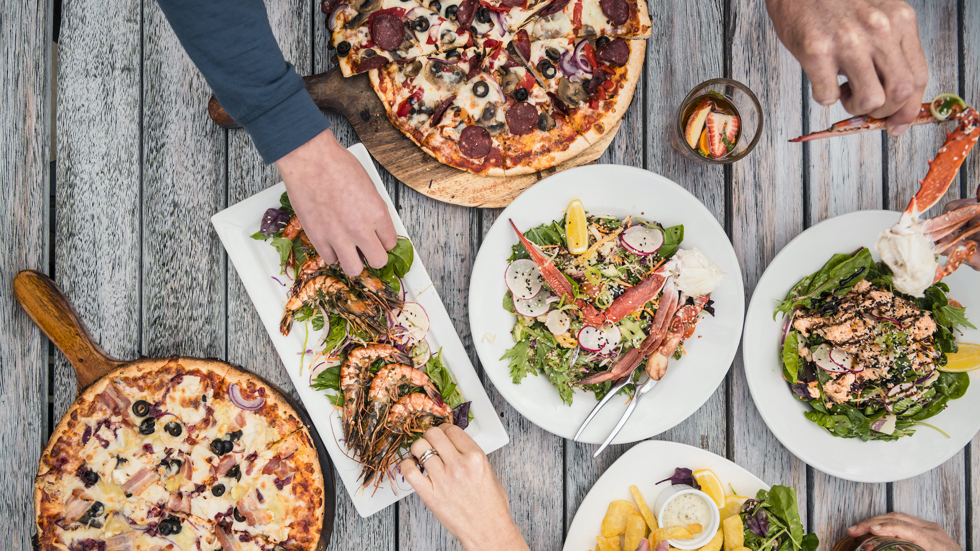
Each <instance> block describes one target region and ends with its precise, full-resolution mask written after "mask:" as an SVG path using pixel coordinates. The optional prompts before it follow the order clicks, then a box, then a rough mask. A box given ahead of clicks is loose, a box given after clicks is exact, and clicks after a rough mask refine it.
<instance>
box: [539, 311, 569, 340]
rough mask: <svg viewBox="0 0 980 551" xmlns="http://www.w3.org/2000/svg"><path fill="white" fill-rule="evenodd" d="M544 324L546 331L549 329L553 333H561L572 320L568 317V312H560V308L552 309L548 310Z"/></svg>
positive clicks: (566, 329)
mask: <svg viewBox="0 0 980 551" xmlns="http://www.w3.org/2000/svg"><path fill="white" fill-rule="evenodd" d="M544 324H545V326H546V327H547V328H548V331H551V332H552V334H554V335H561V334H562V333H564V332H565V331H568V328H569V327H571V325H572V320H571V319H570V318H569V317H568V314H566V313H565V312H562V311H561V310H552V311H550V312H548V318H547V319H546V320H545V321H544Z"/></svg>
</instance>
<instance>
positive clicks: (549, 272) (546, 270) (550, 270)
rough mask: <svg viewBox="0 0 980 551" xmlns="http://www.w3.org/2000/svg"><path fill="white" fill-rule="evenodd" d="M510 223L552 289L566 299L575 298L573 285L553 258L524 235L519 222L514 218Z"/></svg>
mask: <svg viewBox="0 0 980 551" xmlns="http://www.w3.org/2000/svg"><path fill="white" fill-rule="evenodd" d="M510 225H511V227H513V228H514V231H515V232H516V233H517V238H518V239H520V240H521V245H524V250H526V251H527V254H529V255H531V259H532V260H534V263H535V264H537V265H538V269H539V270H541V276H542V277H544V280H545V281H546V282H547V283H548V286H549V287H551V290H552V291H554V292H556V293H558V294H560V295H561V296H563V297H565V298H566V300H572V299H574V298H575V294H574V293H573V292H572V285H571V284H570V283H568V280H567V279H565V276H564V275H562V273H561V272H559V271H558V268H556V267H555V264H554V263H553V262H552V261H551V259H550V258H548V257H546V256H545V255H544V253H542V252H541V250H540V249H538V247H537V245H535V244H534V243H531V242H530V241H528V240H527V238H526V237H524V234H523V233H522V232H521V230H519V229H517V224H515V223H514V221H513V220H510Z"/></svg>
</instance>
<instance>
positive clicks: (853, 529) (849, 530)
mask: <svg viewBox="0 0 980 551" xmlns="http://www.w3.org/2000/svg"><path fill="white" fill-rule="evenodd" d="M857 529H858V527H857V526H851V527H850V528H848V529H847V531H848V532H853V531H855V530H857Z"/></svg>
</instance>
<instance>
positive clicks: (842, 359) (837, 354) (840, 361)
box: [830, 348, 863, 371]
mask: <svg viewBox="0 0 980 551" xmlns="http://www.w3.org/2000/svg"><path fill="white" fill-rule="evenodd" d="M830 361H832V362H834V363H835V364H837V367H839V368H841V369H843V370H844V371H851V368H852V367H853V365H854V361H853V360H852V359H851V355H850V354H848V353H847V352H844V351H843V350H841V349H840V348H833V349H831V351H830ZM862 369H863V368H862Z"/></svg>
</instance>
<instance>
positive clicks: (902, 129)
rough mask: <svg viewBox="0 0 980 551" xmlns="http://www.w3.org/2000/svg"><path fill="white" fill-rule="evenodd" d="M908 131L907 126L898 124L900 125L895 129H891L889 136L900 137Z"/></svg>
mask: <svg viewBox="0 0 980 551" xmlns="http://www.w3.org/2000/svg"><path fill="white" fill-rule="evenodd" d="M908 129H909V125H907V124H900V125H898V126H896V127H895V128H892V129H891V135H892V136H901V135H902V134H904V133H905V131H906V130H908Z"/></svg>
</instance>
